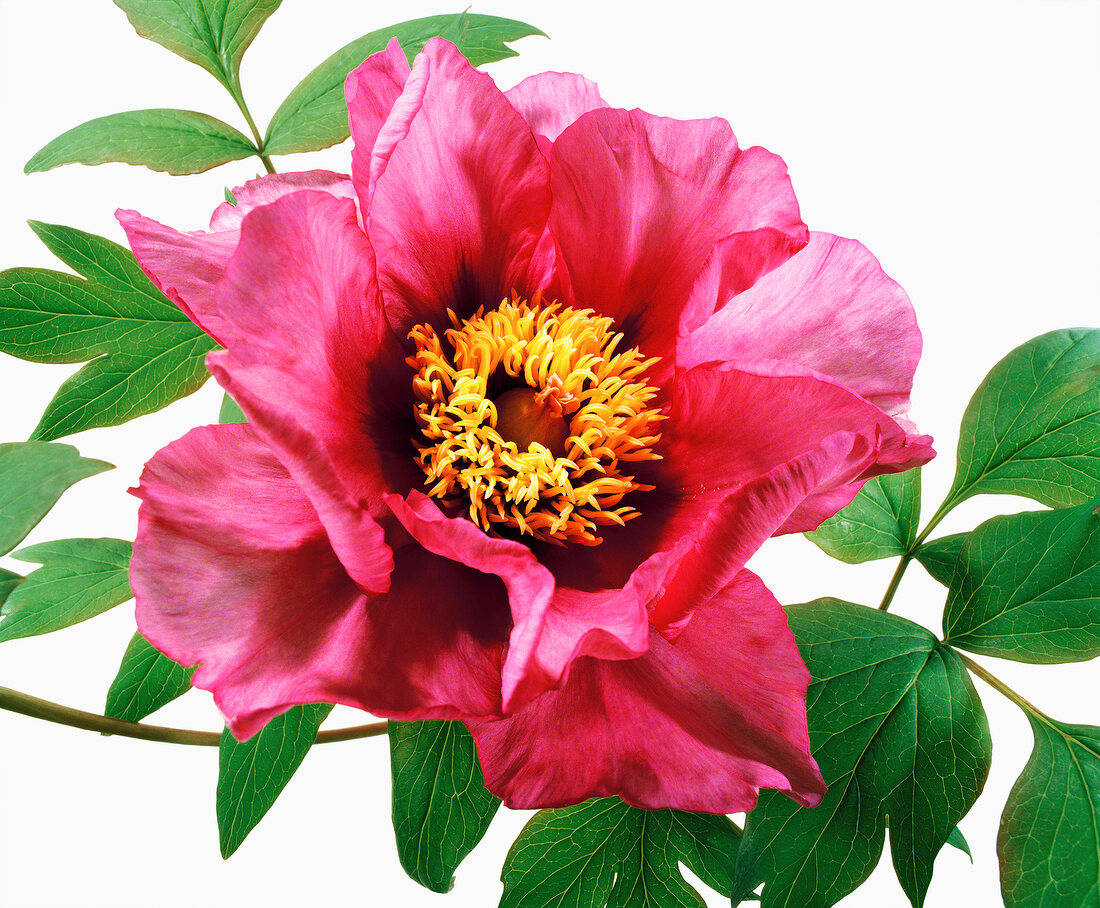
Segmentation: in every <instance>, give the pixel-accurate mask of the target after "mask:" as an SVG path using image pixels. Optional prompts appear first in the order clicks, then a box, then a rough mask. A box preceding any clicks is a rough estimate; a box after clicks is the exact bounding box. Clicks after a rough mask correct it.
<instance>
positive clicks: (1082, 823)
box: [997, 712, 1100, 908]
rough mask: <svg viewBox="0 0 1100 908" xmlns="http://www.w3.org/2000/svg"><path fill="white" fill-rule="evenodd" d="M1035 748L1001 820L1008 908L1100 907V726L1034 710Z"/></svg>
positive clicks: (999, 844) (999, 846)
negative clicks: (1062, 719) (1064, 720)
mask: <svg viewBox="0 0 1100 908" xmlns="http://www.w3.org/2000/svg"><path fill="white" fill-rule="evenodd" d="M1028 719H1030V721H1031V730H1032V732H1033V733H1034V735H1035V749H1034V750H1033V751H1032V752H1031V759H1030V760H1028V762H1027V766H1025V767H1024V771H1023V773H1022V774H1021V775H1020V778H1019V779H1017V780H1016V784H1015V785H1014V786H1013V787H1012V792H1011V793H1010V794H1009V796H1008V803H1007V804H1006V805H1005V810H1004V813H1003V814H1002V816H1001V828H1000V832H999V834H998V836H997V854H998V856H999V857H1000V861H1001V893H1002V895H1003V896H1004V903H1005V905H1006V906H1007V908H1063V906H1065V908H1068V906H1071V905H1072V906H1075V908H1076V906H1080V908H1097V906H1100V728H1097V727H1095V726H1092V725H1067V724H1065V723H1062V722H1056V721H1054V720H1053V719H1049V718H1047V717H1046V716H1042V715H1038V714H1036V713H1031V712H1029V714H1028Z"/></svg>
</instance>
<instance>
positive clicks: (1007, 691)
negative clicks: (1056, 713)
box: [955, 650, 1048, 719]
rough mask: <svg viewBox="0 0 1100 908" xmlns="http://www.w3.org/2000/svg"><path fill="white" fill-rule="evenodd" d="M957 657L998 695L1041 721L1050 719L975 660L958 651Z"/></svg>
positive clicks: (956, 651)
mask: <svg viewBox="0 0 1100 908" xmlns="http://www.w3.org/2000/svg"><path fill="white" fill-rule="evenodd" d="M955 655H956V656H958V657H959V658H960V659H962V662H963V665H965V666H966V667H967V668H968V669H970V671H971V673H972V674H975V675H977V676H978V677H979V678H981V679H982V680H983V681H984V682H985V683H986V684H988V685H989V686H990V687H992V688H993V689H994V690H995V691H997V693H999V694H1002V695H1004V696H1005V697H1007V698H1008V699H1009V700H1011V701H1012V702H1013V703H1015V704H1016V705H1017V706H1018V707H1020V709H1022V710H1023V711H1024V712H1027V713H1031V714H1032V715H1034V716H1037V717H1038V718H1041V719H1046V718H1048V717H1047V715H1046V713H1044V712H1043V711H1042V710H1041V709H1038V708H1037V707H1036V706H1035V705H1034V704H1033V703H1029V702H1028V701H1027V700H1025V699H1024V698H1023V697H1021V696H1020V695H1019V694H1018V693H1016V691H1014V690H1013V689H1012V688H1011V687H1009V686H1008V685H1007V684H1005V683H1004V681H1002V680H1001V679H1000V678H997V677H996V676H994V675H991V674H990V673H989V672H987V671H986V670H985V669H984V668H982V667H981V666H980V665H979V664H978V663H977V662H975V661H974V660H973V659H969V658H967V657H966V656H964V655H963V654H962V653H960V652H959V651H958V650H955Z"/></svg>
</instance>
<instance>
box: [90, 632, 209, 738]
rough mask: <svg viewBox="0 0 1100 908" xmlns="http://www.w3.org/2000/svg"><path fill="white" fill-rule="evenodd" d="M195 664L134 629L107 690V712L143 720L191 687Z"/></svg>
mask: <svg viewBox="0 0 1100 908" xmlns="http://www.w3.org/2000/svg"><path fill="white" fill-rule="evenodd" d="M194 671H195V670H194V669H193V668H186V667H184V666H182V665H180V664H178V663H176V662H173V661H172V660H171V659H169V658H168V657H167V656H166V655H164V653H162V652H160V651H159V650H157V649H155V648H154V647H153V645H152V644H151V643H150V642H149V641H148V640H146V639H145V638H144V637H143V636H142V635H141V634H140V633H135V634H134V636H133V638H132V639H131V640H130V645H129V646H127V647H126V652H125V653H124V654H123V656H122V664H121V665H120V666H119V668H118V674H117V675H115V680H114V681H112V682H111V688H110V690H108V691H107V705H106V707H105V708H104V710H103V713H104V715H107V716H110V717H111V718H112V719H124V720H126V721H127V722H140V721H141V720H142V719H144V718H145V717H146V716H148V715H150V714H152V713H155V712H156V711H157V710H158V709H160V708H161V707H162V706H164V705H165V704H168V703H171V702H172V701H173V700H175V699H176V698H177V697H179V696H181V695H183V694H185V693H187V691H188V690H190V688H191V675H192V674H193V673H194Z"/></svg>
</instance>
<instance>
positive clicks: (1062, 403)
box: [945, 328, 1100, 509]
mask: <svg viewBox="0 0 1100 908" xmlns="http://www.w3.org/2000/svg"><path fill="white" fill-rule="evenodd" d="M1098 388H1100V329H1096V328H1091V329H1088V328H1071V329H1067V330H1063V331H1052V332H1050V333H1049V334H1043V335H1041V336H1040V337H1036V338H1034V339H1032V340H1029V341H1028V342H1027V343H1025V344H1023V345H1021V346H1019V347H1017V348H1016V349H1015V350H1013V351H1012V352H1011V353H1009V354H1008V356H1006V357H1005V358H1004V359H1002V360H1001V361H1000V362H999V363H997V365H996V366H994V367H993V369H992V371H991V372H990V373H989V375H988V376H986V378H985V381H983V382H982V383H981V385H980V386H979V387H978V390H977V391H976V392H975V393H974V396H973V397H972V398H971V399H970V403H969V404H968V405H967V408H966V412H965V413H964V414H963V420H962V428H961V430H960V436H959V459H958V467H957V470H956V473H955V480H954V482H953V483H952V485H951V491H950V492H949V493H948V498H947V503H946V505H945V509H947V508H950V507H953V506H954V505H956V504H958V503H959V502H960V501H963V500H964V499H966V498H969V497H971V496H972V495H979V494H989V493H999V494H1004V495H1023V496H1025V497H1027V498H1034V499H1035V500H1036V501H1038V502H1040V503H1042V504H1045V505H1049V506H1050V507H1055V508H1061V507H1067V506H1070V505H1077V504H1083V503H1084V502H1086V501H1088V500H1089V499H1091V498H1093V497H1095V496H1096V495H1100V392H1098V390H1097V389H1098Z"/></svg>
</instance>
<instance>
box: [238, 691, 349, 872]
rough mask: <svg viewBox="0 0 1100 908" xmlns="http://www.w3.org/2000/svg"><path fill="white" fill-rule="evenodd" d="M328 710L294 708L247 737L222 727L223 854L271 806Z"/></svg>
mask: <svg viewBox="0 0 1100 908" xmlns="http://www.w3.org/2000/svg"><path fill="white" fill-rule="evenodd" d="M330 712H332V706H331V705H330V704H328V703H310V704H307V705H304V706H293V707H291V708H290V709H289V710H287V711H286V712H285V713H283V714H282V715H281V716H276V717H275V718H274V719H272V720H271V721H270V722H268V723H267V725H265V726H264V728H263V729H262V730H261V731H259V732H258V733H257V734H255V735H253V736H252V737H251V738H249V739H248V740H247V741H238V740H237V739H236V738H234V737H233V735H231V734H230V733H229V730H228V729H226V730H225V731H224V732H222V741H221V746H220V747H219V749H218V750H219V753H218V793H217V813H218V833H219V836H220V839H221V849H222V857H223V858H227V857H229V856H230V855H231V854H233V852H234V851H236V850H237V849H238V848H239V847H240V845H241V842H243V841H244V840H245V837H246V836H247V835H248V834H249V833H250V832H251V831H252V830H253V829H255V828H256V824H257V823H259V822H260V820H262V819H263V817H264V814H266V813H267V812H268V810H270V809H271V805H272V804H274V803H275V799H276V798H278V797H279V795H280V794H281V793H282V791H283V789H284V788H286V784H287V782H289V781H290V778H291V776H293V775H294V773H295V771H296V770H297V769H298V767H299V766H300V765H301V763H302V760H304V759H305V756H306V754H307V753H309V749H310V747H312V746H313V742H314V740H315V739H316V738H317V729H318V728H320V727H321V723H322V722H323V721H324V720H325V717H326V716H328V714H329V713H330Z"/></svg>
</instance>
